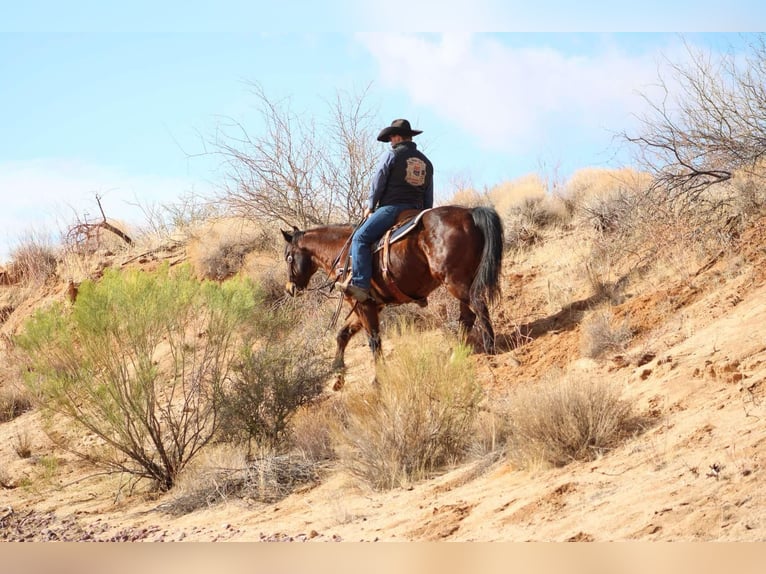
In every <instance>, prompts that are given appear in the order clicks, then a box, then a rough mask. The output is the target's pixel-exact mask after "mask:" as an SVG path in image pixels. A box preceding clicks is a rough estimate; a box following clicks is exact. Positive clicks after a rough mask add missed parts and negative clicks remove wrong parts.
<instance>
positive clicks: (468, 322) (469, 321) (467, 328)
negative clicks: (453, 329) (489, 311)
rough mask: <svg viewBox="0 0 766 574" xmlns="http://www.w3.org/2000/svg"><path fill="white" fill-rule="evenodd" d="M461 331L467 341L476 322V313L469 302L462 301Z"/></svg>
mask: <svg viewBox="0 0 766 574" xmlns="http://www.w3.org/2000/svg"><path fill="white" fill-rule="evenodd" d="M459 321H460V330H461V336H462V337H463V338H465V339H467V338H468V337H469V335H470V334H471V329H473V325H474V323H475V322H476V313H474V312H473V309H471V306H470V305H469V304H468V302H467V301H462V300H461V301H460V319H459Z"/></svg>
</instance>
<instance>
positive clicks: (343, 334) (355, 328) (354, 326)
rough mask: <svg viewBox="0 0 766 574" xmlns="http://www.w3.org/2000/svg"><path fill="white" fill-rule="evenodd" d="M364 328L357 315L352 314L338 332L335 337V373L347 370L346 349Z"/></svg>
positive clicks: (333, 364)
mask: <svg viewBox="0 0 766 574" xmlns="http://www.w3.org/2000/svg"><path fill="white" fill-rule="evenodd" d="M361 328H362V322H361V321H360V320H359V317H357V316H356V314H352V315H351V317H349V318H348V320H347V321H346V324H345V325H343V327H342V328H341V329H340V331H338V334H337V336H336V337H335V342H336V344H337V348H336V350H335V360H333V362H332V368H333V370H334V371H342V370H343V369H345V368H346V362H345V359H344V356H345V354H346V347H347V346H348V342H349V341H350V340H351V338H352V337H353V336H354V335H356V334H357V333H358V332H359V330H360V329H361Z"/></svg>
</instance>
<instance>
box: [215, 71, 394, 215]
mask: <svg viewBox="0 0 766 574" xmlns="http://www.w3.org/2000/svg"><path fill="white" fill-rule="evenodd" d="M252 93H253V95H254V97H255V99H256V102H257V104H258V108H259V112H260V115H261V120H262V123H263V126H264V128H263V131H262V132H260V133H255V134H254V133H252V132H251V131H249V130H248V128H246V127H245V125H243V124H242V123H240V122H238V121H235V120H227V121H226V122H222V123H221V125H220V126H219V127H218V131H217V133H216V135H215V137H214V138H213V140H212V142H211V145H212V147H213V149H214V150H215V152H214V153H215V154H217V155H218V156H219V157H220V158H221V160H222V164H223V169H224V171H225V178H226V181H227V183H226V188H225V190H224V192H223V194H222V197H221V199H222V201H223V202H224V204H225V205H227V206H228V207H229V208H230V209H232V210H234V212H235V213H236V214H238V215H241V216H243V217H245V218H248V219H255V220H259V221H281V222H283V223H285V224H286V225H298V226H300V227H301V228H302V229H305V228H306V227H310V226H313V225H321V224H325V223H331V222H349V221H358V219H359V218H360V217H361V214H362V211H363V210H364V207H365V200H366V197H367V189H368V186H369V181H370V178H371V176H372V173H373V170H374V169H375V165H376V163H377V156H378V154H379V148H377V147H376V144H375V137H374V131H373V129H374V128H373V126H372V125H371V121H372V119H373V117H374V114H373V113H372V112H371V110H370V109H369V108H368V106H367V104H366V102H365V98H366V95H367V92H366V90H365V91H363V92H362V93H361V94H344V93H341V92H339V93H337V94H336V98H335V100H334V102H332V103H331V104H330V106H329V116H330V117H329V119H328V121H327V125H324V126H320V128H319V129H317V127H316V125H315V124H314V120H313V119H309V117H308V116H306V115H301V114H297V113H295V112H293V110H292V109H291V105H290V102H289V100H283V101H277V100H275V99H274V98H271V97H269V96H268V95H267V94H266V92H265V91H264V90H263V88H262V87H261V86H259V85H257V84H253V85H252Z"/></svg>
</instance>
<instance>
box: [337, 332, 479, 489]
mask: <svg viewBox="0 0 766 574" xmlns="http://www.w3.org/2000/svg"><path fill="white" fill-rule="evenodd" d="M396 339H398V340H397V341H396V342H395V343H394V344H395V345H396V351H395V352H394V353H393V354H392V355H391V357H389V358H387V359H386V360H385V362H383V363H381V364H379V365H378V371H377V380H378V385H377V386H376V387H375V388H370V389H367V390H364V391H361V392H357V393H354V394H350V395H349V396H348V397H347V398H346V400H345V401H344V404H343V405H342V409H341V421H340V423H339V425H338V427H337V428H336V432H335V440H336V442H337V452H338V456H339V459H340V462H341V464H342V465H343V466H344V467H345V468H346V469H348V470H349V471H350V472H351V473H353V474H354V475H355V476H357V477H359V478H361V479H362V480H364V481H365V482H366V483H368V484H369V485H370V486H372V487H373V488H375V489H381V490H383V489H390V488H395V487H399V486H404V485H407V484H410V483H412V482H415V481H418V480H421V479H423V478H426V477H427V476H429V475H431V474H432V473H433V472H435V471H437V470H439V469H443V468H445V467H447V466H449V465H452V464H455V463H457V462H458V461H460V460H461V459H462V458H463V457H464V456H465V454H466V452H467V450H468V448H469V446H470V445H471V442H472V437H473V427H474V423H475V420H476V416H477V412H478V407H479V403H480V401H481V398H482V392H481V388H480V386H479V385H478V383H477V382H476V380H475V375H474V371H473V367H472V364H471V362H470V360H469V358H468V357H469V354H470V351H469V349H468V348H467V347H465V346H463V345H461V344H459V343H453V344H451V345H449V344H447V343H446V342H445V341H444V340H443V339H441V338H438V337H435V336H433V335H432V336H429V335H424V334H422V333H421V334H416V333H415V332H414V331H413V329H411V328H409V327H408V328H405V329H404V330H403V331H402V333H401V334H400V335H399V336H398V337H396Z"/></svg>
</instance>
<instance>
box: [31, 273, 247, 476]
mask: <svg viewBox="0 0 766 574" xmlns="http://www.w3.org/2000/svg"><path fill="white" fill-rule="evenodd" d="M256 303H257V301H256V291H255V289H254V286H253V285H252V284H251V283H250V282H248V281H246V280H233V281H229V282H226V283H223V284H218V283H215V282H209V281H203V282H199V281H197V280H196V279H195V278H194V277H193V275H192V273H191V271H190V269H189V267H188V266H186V267H183V268H180V269H179V270H177V271H175V272H171V270H170V269H169V268H168V267H167V266H165V267H163V268H160V269H159V270H158V271H156V272H152V273H147V272H142V271H138V270H131V271H126V272H118V271H115V270H107V271H106V272H105V273H104V276H103V278H102V279H101V281H99V282H98V283H94V282H90V281H86V282H84V283H82V284H81V285H80V289H79V295H78V297H77V300H76V302H75V304H74V305H73V306H72V307H71V308H67V307H65V306H63V305H54V306H52V307H51V308H49V309H47V310H45V311H40V312H38V313H36V314H35V315H34V316H33V317H32V318H31V319H30V320H29V321H28V322H27V324H26V325H25V329H24V332H23V333H22V335H20V336H19V337H18V344H19V346H20V347H21V348H22V349H23V350H24V351H25V352H26V354H27V357H28V359H29V367H30V370H29V373H28V377H27V379H26V383H27V386H28V387H29V388H30V390H31V391H32V393H33V395H34V396H35V397H37V399H38V400H39V401H40V403H41V406H42V407H43V409H44V411H46V412H49V413H60V414H63V415H65V416H67V417H69V418H71V419H73V420H74V421H76V422H77V423H79V424H80V425H82V426H83V427H85V428H86V429H88V430H89V431H91V432H93V433H94V434H95V435H97V436H98V437H100V438H101V439H102V440H103V441H104V442H105V443H106V444H107V445H109V446H111V447H112V450H114V451H116V453H115V456H112V455H107V454H101V455H99V456H97V457H96V458H97V459H98V460H99V461H100V462H102V463H105V464H107V465H109V466H110V467H112V468H115V469H118V470H121V471H126V472H129V473H132V474H134V475H138V476H141V477H146V478H150V479H153V480H155V481H156V483H157V485H158V487H159V488H160V489H163V490H167V489H169V488H170V487H171V486H172V485H173V482H174V480H175V477H176V476H177V474H178V472H179V471H180V470H181V469H182V468H183V467H184V465H186V464H187V463H188V462H189V460H190V459H191V458H192V457H194V455H195V454H196V453H197V452H198V451H199V450H200V448H202V447H203V446H204V445H205V444H206V443H207V442H209V441H210V439H211V438H212V437H213V435H214V433H215V432H216V430H217V426H218V422H219V408H220V398H221V394H222V388H223V385H224V382H225V381H226V380H227V378H228V377H229V375H230V373H231V371H232V367H233V365H234V363H235V362H236V361H240V360H241V357H242V356H243V354H244V352H245V350H246V349H247V348H249V346H250V344H251V341H250V340H249V339H250V338H251V337H252V332H253V331H252V329H249V330H246V329H245V327H248V326H249V324H250V325H251V324H252V323H253V322H254V312H255V310H256ZM105 450H108V449H105Z"/></svg>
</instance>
